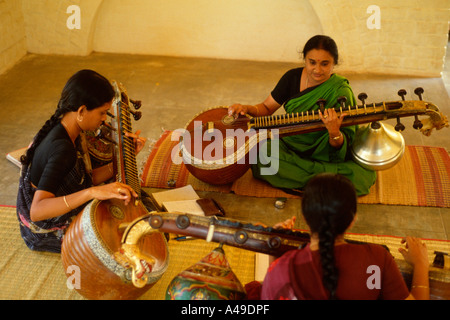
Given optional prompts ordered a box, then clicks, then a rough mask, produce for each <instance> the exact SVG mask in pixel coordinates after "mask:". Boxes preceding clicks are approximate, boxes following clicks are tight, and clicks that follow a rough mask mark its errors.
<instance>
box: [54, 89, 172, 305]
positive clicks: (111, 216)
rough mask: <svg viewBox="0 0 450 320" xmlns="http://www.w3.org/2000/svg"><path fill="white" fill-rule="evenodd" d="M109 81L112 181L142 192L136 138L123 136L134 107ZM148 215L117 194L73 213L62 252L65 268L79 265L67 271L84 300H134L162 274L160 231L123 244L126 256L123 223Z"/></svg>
mask: <svg viewBox="0 0 450 320" xmlns="http://www.w3.org/2000/svg"><path fill="white" fill-rule="evenodd" d="M113 86H114V87H115V89H116V97H115V99H114V103H113V111H112V113H113V114H111V117H112V124H111V125H109V128H110V132H111V137H110V138H108V139H109V142H110V143H112V144H113V146H114V147H113V150H114V151H113V153H114V157H113V159H114V169H115V173H116V180H117V181H120V182H123V183H126V184H128V185H130V186H131V187H132V188H133V189H134V190H135V191H136V193H137V194H138V195H140V194H141V190H140V183H139V177H138V173H137V167H136V157H135V147H134V142H133V140H132V138H130V137H127V136H125V132H129V133H132V128H131V120H130V113H132V112H133V111H131V109H130V100H129V99H128V96H127V95H126V92H125V90H124V89H123V88H122V87H121V86H120V85H119V84H117V83H116V82H114V83H113ZM146 215H148V211H147V209H146V208H145V206H144V205H143V203H142V201H141V200H140V198H137V199H134V202H133V203H130V204H129V205H127V206H125V205H124V203H123V201H121V200H117V199H112V200H106V201H99V200H93V201H92V202H90V203H89V204H88V205H87V206H86V207H85V208H84V210H83V211H82V212H81V213H79V214H78V215H77V217H76V218H75V220H74V221H73V222H72V223H71V225H70V226H69V228H68V230H67V232H66V234H65V236H64V238H63V244H62V250H61V255H62V263H63V266H64V269H65V270H74V267H75V270H79V272H77V273H76V274H75V273H74V274H67V276H71V277H77V276H78V277H80V278H79V282H78V283H79V287H78V288H77V287H75V289H76V290H77V291H78V292H79V293H80V294H81V295H83V296H84V297H85V298H88V299H102V300H103V299H105V300H106V299H136V298H138V297H139V296H141V295H142V294H144V293H145V292H146V291H147V290H149V289H150V288H151V287H152V286H153V285H154V284H155V282H156V281H158V280H159V279H160V278H161V276H162V275H163V274H164V272H165V271H166V269H167V267H168V258H169V253H168V248H167V242H166V238H165V237H164V235H163V234H162V233H159V232H156V233H155V232H145V233H141V234H140V235H139V236H138V237H135V238H134V241H132V243H130V244H129V245H128V244H127V245H128V247H130V248H131V251H130V252H128V256H126V257H125V253H127V252H125V250H124V244H125V242H126V241H127V239H126V237H124V233H126V231H128V229H126V227H127V226H128V225H129V224H131V223H132V222H134V221H136V220H137V219H139V218H140V217H142V216H146ZM133 250H134V251H133ZM136 251H138V253H139V255H136V254H135V252H136ZM133 262H134V263H135V264H133ZM136 265H137V266H136ZM71 267H72V268H71ZM78 268H79V269H78ZM136 269H137V270H142V269H143V270H145V272H142V271H138V272H136ZM143 280H145V281H143Z"/></svg>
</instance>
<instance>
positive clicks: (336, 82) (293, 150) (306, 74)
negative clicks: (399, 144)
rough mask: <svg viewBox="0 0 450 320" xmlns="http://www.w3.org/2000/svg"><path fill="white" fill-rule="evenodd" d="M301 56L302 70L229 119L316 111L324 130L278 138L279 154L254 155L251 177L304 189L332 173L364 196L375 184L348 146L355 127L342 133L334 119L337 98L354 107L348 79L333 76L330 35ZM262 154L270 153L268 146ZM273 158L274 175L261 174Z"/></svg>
mask: <svg viewBox="0 0 450 320" xmlns="http://www.w3.org/2000/svg"><path fill="white" fill-rule="evenodd" d="M303 57H304V59H305V67H303V68H296V69H292V70H289V71H288V72H286V73H285V74H284V75H283V77H282V78H281V79H280V81H279V82H278V84H277V85H276V87H275V89H274V90H273V91H272V92H271V94H270V95H269V96H268V97H267V98H266V100H265V101H264V102H262V103H260V104H257V105H241V104H234V105H232V106H230V107H229V110H228V111H229V114H230V115H232V114H242V115H244V114H247V113H248V114H249V115H252V116H256V117H261V116H267V115H271V114H273V113H274V112H275V111H276V110H278V109H279V108H280V107H281V106H284V109H285V110H286V112H287V113H294V112H295V113H296V112H302V111H310V110H318V113H319V117H320V119H321V120H322V121H323V123H324V125H325V128H326V130H324V131H319V132H311V133H304V134H299V135H294V136H289V137H284V138H281V139H280V141H279V150H277V151H278V154H268V155H263V154H261V153H260V154H259V155H258V156H259V159H258V162H257V163H256V164H254V165H253V166H252V171H253V175H254V176H255V177H256V178H258V179H261V180H265V181H267V182H268V183H270V184H271V185H272V186H274V187H278V188H283V189H302V188H303V187H304V186H305V185H306V183H307V182H308V181H309V179H311V178H312V177H313V176H315V175H316V174H318V173H322V172H331V173H336V174H341V175H344V176H346V177H347V178H349V179H350V180H351V181H352V182H353V184H354V185H355V188H356V191H357V194H358V195H364V194H367V193H369V189H370V187H371V186H372V185H373V184H374V183H375V179H376V173H375V172H374V171H372V170H368V169H365V168H363V167H361V166H360V165H358V164H357V163H356V162H354V161H353V160H352V158H351V154H350V146H351V144H352V142H353V140H354V137H355V132H356V130H357V128H358V127H357V126H348V127H342V128H341V124H342V120H343V119H344V117H345V113H344V114H342V115H340V116H338V115H337V113H336V112H335V110H334V108H335V107H337V106H338V105H339V103H338V101H337V99H338V97H341V96H345V97H346V98H347V104H350V105H352V106H354V105H355V104H356V99H355V96H354V94H353V91H352V88H351V87H350V85H349V82H348V80H347V79H346V78H344V77H342V76H339V75H337V74H334V73H333V69H334V66H335V65H336V64H337V63H338V57H339V55H338V50H337V46H336V43H335V42H334V40H333V39H331V38H330V37H328V36H323V35H317V36H314V37H312V38H311V39H309V40H308V42H307V43H306V45H305V47H304V49H303ZM319 99H325V100H326V104H325V110H324V111H323V112H321V111H320V110H319V106H318V105H317V100H319ZM267 143H268V144H270V143H271V141H270V140H269V141H267ZM266 150H272V149H271V146H270V145H268V146H267V149H266ZM262 157H267V158H264V159H263V158H262ZM273 157H277V160H278V161H279V168H278V171H277V172H276V173H275V174H273V175H263V174H261V168H264V167H268V166H269V165H264V164H266V163H269V164H270V162H271V161H272V160H273ZM271 159H272V160H271Z"/></svg>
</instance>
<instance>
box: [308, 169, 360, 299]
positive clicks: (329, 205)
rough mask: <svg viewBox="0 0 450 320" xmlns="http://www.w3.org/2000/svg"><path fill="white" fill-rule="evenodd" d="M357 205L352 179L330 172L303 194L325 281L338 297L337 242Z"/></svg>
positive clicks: (318, 177)
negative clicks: (335, 256)
mask: <svg viewBox="0 0 450 320" xmlns="http://www.w3.org/2000/svg"><path fill="white" fill-rule="evenodd" d="M356 206H357V196H356V192H355V188H354V186H353V184H352V183H351V181H350V180H348V179H347V178H345V177H344V176H341V175H337V174H331V173H323V174H319V175H317V176H315V177H314V178H312V179H311V180H310V181H309V182H308V185H307V187H306V188H305V192H304V195H303V198H302V212H303V216H304V217H305V220H306V223H307V224H308V226H309V227H310V229H311V232H313V233H317V234H318V236H319V253H320V261H321V266H322V274H323V278H322V281H323V285H324V287H325V289H327V290H328V291H329V293H330V299H336V289H337V284H338V278H339V270H338V269H337V267H336V264H335V258H334V242H335V239H336V237H337V236H338V235H341V234H343V233H344V232H345V230H346V229H347V228H348V227H349V225H350V224H351V222H352V221H353V218H354V216H355V214H356Z"/></svg>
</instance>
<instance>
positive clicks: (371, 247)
mask: <svg viewBox="0 0 450 320" xmlns="http://www.w3.org/2000/svg"><path fill="white" fill-rule="evenodd" d="M356 208H357V196H356V193H355V188H354V186H353V185H352V183H351V182H350V180H349V179H347V178H345V177H344V176H341V175H337V174H332V173H323V174H318V175H317V176H315V177H314V178H312V179H311V180H310V181H309V182H308V184H307V186H306V188H305V192H304V196H303V198H302V212H303V216H304V218H305V221H306V223H307V224H308V226H309V228H310V231H311V241H310V243H309V244H308V245H306V246H305V247H304V248H302V249H298V250H291V251H288V252H286V253H285V254H284V255H283V256H281V257H280V258H279V259H277V260H275V261H274V262H273V263H272V264H271V265H270V267H269V270H268V272H267V275H266V277H265V279H264V282H263V285H262V291H261V298H262V299H267V300H277V299H313V300H323V299H340V300H351V299H358V300H371V299H393V300H401V299H429V279H428V267H429V263H428V256H427V249H426V247H425V245H424V244H423V243H421V241H420V240H419V239H416V238H411V237H406V239H403V240H402V242H403V243H406V249H404V248H401V249H399V251H400V252H401V253H402V255H403V256H404V258H405V260H406V261H407V262H409V263H410V264H412V266H413V268H414V270H413V278H412V286H411V292H409V291H408V288H407V286H406V284H405V281H404V279H403V277H402V275H401V273H400V271H399V269H398V267H397V265H396V263H395V261H394V259H393V257H392V255H391V254H390V253H389V252H388V250H386V249H385V248H384V247H382V246H380V245H377V244H369V243H367V244H354V243H348V242H346V241H345V240H344V233H345V232H346V230H348V228H349V227H350V226H351V224H352V222H353V221H354V219H355V215H356ZM293 219H294V218H293ZM288 221H290V220H288ZM288 221H287V222H288ZM373 270H375V272H374V271H373ZM369 277H371V279H369ZM376 277H378V279H375V278H376ZM377 282H378V284H377Z"/></svg>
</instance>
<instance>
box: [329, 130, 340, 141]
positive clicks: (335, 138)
mask: <svg viewBox="0 0 450 320" xmlns="http://www.w3.org/2000/svg"><path fill="white" fill-rule="evenodd" d="M339 133H340V134H339V135H338V136H337V137H331V136H330V139H331V140H339V139H340V138H341V137H342V136H343V134H342V132H340V131H339Z"/></svg>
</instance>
